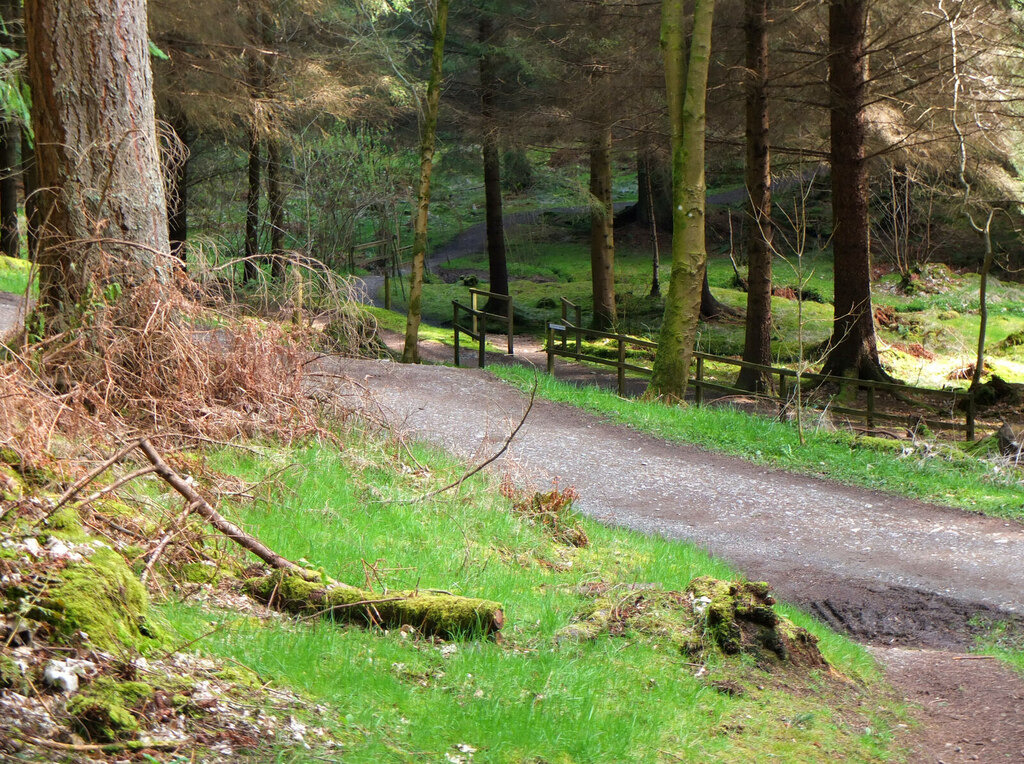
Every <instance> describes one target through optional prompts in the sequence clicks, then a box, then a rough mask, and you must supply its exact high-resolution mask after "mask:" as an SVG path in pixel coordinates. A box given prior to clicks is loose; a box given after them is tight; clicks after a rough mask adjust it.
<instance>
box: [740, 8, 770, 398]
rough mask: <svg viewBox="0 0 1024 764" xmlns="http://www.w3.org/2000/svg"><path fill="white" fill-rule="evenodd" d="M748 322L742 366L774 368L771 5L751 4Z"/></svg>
mask: <svg viewBox="0 0 1024 764" xmlns="http://www.w3.org/2000/svg"><path fill="white" fill-rule="evenodd" d="M744 26H745V33H746V59H747V82H746V144H747V158H746V187H747V212H748V214H749V216H750V221H751V223H752V226H751V231H750V236H748V237H747V321H746V333H745V337H744V343H743V360H744V361H747V362H748V363H757V364H761V365H762V366H770V365H771V362H772V345H771V342H772V336H771V335H772V249H771V241H772V220H771V216H772V191H771V182H772V173H771V157H770V154H769V149H768V127H769V122H768V93H767V87H766V86H767V82H768V0H746V10H745V24H744ZM736 386H737V387H739V388H740V389H742V390H752V391H761V390H764V389H766V388H767V386H768V377H767V375H766V374H764V373H763V372H759V371H756V370H754V369H746V368H744V369H741V370H740V373H739V378H738V379H737V381H736Z"/></svg>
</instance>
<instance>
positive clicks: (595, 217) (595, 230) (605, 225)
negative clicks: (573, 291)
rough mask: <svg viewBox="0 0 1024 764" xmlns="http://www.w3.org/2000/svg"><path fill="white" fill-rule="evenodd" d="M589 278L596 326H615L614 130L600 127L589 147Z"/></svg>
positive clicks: (602, 328)
mask: <svg viewBox="0 0 1024 764" xmlns="http://www.w3.org/2000/svg"><path fill="white" fill-rule="evenodd" d="M590 195H591V197H593V198H592V199H591V212H590V278H591V285H592V288H593V294H594V320H593V327H594V328H595V329H599V330H607V329H611V328H612V327H614V326H615V318H616V317H615V214H614V210H613V208H612V130H611V127H610V126H608V127H603V128H601V132H600V134H599V135H598V136H597V138H596V139H595V141H594V143H593V144H592V145H591V147H590Z"/></svg>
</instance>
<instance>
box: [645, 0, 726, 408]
mask: <svg viewBox="0 0 1024 764" xmlns="http://www.w3.org/2000/svg"><path fill="white" fill-rule="evenodd" d="M684 6H685V3H684V2H683V0H663V4H662V48H663V50H664V54H665V83H666V89H667V95H668V103H669V117H670V119H671V124H672V128H671V129H672V199H673V205H672V277H671V280H670V281H669V288H668V295H667V297H666V299H665V318H664V321H663V322H662V325H661V333H660V334H659V335H658V350H657V354H656V355H655V358H654V370H653V372H652V374H651V385H650V388H649V391H648V394H649V395H651V396H658V397H662V398H664V399H665V400H669V401H672V400H681V399H682V398H683V396H684V395H685V393H686V385H687V382H688V380H689V373H690V360H691V359H692V358H693V345H694V340H695V339H696V334H697V321H698V319H699V314H700V301H701V285H702V282H703V280H704V272H705V268H706V265H707V250H706V248H705V242H704V210H705V201H706V200H705V194H706V185H705V182H704V129H705V114H706V112H705V99H706V97H707V81H708V67H709V65H710V61H711V24H712V20H713V18H714V12H715V3H714V0H697V4H696V6H695V7H694V19H693V34H692V36H691V42H690V57H689V65H688V66H687V64H686V55H685V42H684V40H685V32H684V28H683V19H684Z"/></svg>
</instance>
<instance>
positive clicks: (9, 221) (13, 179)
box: [0, 119, 21, 257]
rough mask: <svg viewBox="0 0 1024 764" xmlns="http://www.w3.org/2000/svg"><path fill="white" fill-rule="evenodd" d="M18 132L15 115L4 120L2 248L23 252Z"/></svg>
mask: <svg viewBox="0 0 1024 764" xmlns="http://www.w3.org/2000/svg"><path fill="white" fill-rule="evenodd" d="M18 133H19V128H18V126H17V124H15V122H14V120H12V119H5V120H2V121H0V252H3V253H4V254H5V255H7V256H8V257H20V256H21V236H20V234H19V232H18V168H19V165H20V162H19V161H18Z"/></svg>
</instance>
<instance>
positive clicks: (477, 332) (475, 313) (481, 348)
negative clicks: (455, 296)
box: [452, 289, 514, 369]
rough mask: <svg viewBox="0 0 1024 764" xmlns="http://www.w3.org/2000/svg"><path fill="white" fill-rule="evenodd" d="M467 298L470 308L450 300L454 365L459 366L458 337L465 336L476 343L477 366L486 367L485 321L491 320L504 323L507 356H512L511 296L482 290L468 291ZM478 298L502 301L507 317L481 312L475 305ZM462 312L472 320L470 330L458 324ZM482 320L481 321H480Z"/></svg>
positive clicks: (512, 307)
mask: <svg viewBox="0 0 1024 764" xmlns="http://www.w3.org/2000/svg"><path fill="white" fill-rule="evenodd" d="M469 296H470V299H471V300H472V303H473V304H472V306H467V305H463V304H462V303H460V302H459V301H458V300H452V332H453V335H454V340H455V342H454V345H455V358H454V361H455V365H456V366H458V365H459V361H460V360H461V359H460V344H459V335H460V334H465V335H467V336H468V337H469V338H470V339H473V340H476V341H477V343H478V364H479V367H480V368H481V369H482V368H484V367H485V366H486V365H487V353H486V344H487V319H488V318H493V319H496V320H498V321H504V322H505V327H506V328H505V336H506V339H507V342H508V354H509V355H512V352H513V334H512V331H513V315H514V305H513V300H512V296H511V295H507V294H498V293H497V292H488V291H485V290H483V289H470V290H469ZM478 297H487V298H488V299H490V298H497V299H498V300H502V301H504V302H505V305H506V313H507V315H504V316H503V315H501V314H500V313H490V312H488V311H486V310H482V309H481V308H480V307H479V306H478V305H477V298H478ZM460 311H462V312H463V313H466V314H467V315H469V316H471V317H472V319H473V326H472V328H470V327H466V326H463V325H462V324H460V323H459V312H460ZM481 319H482V320H481Z"/></svg>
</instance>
